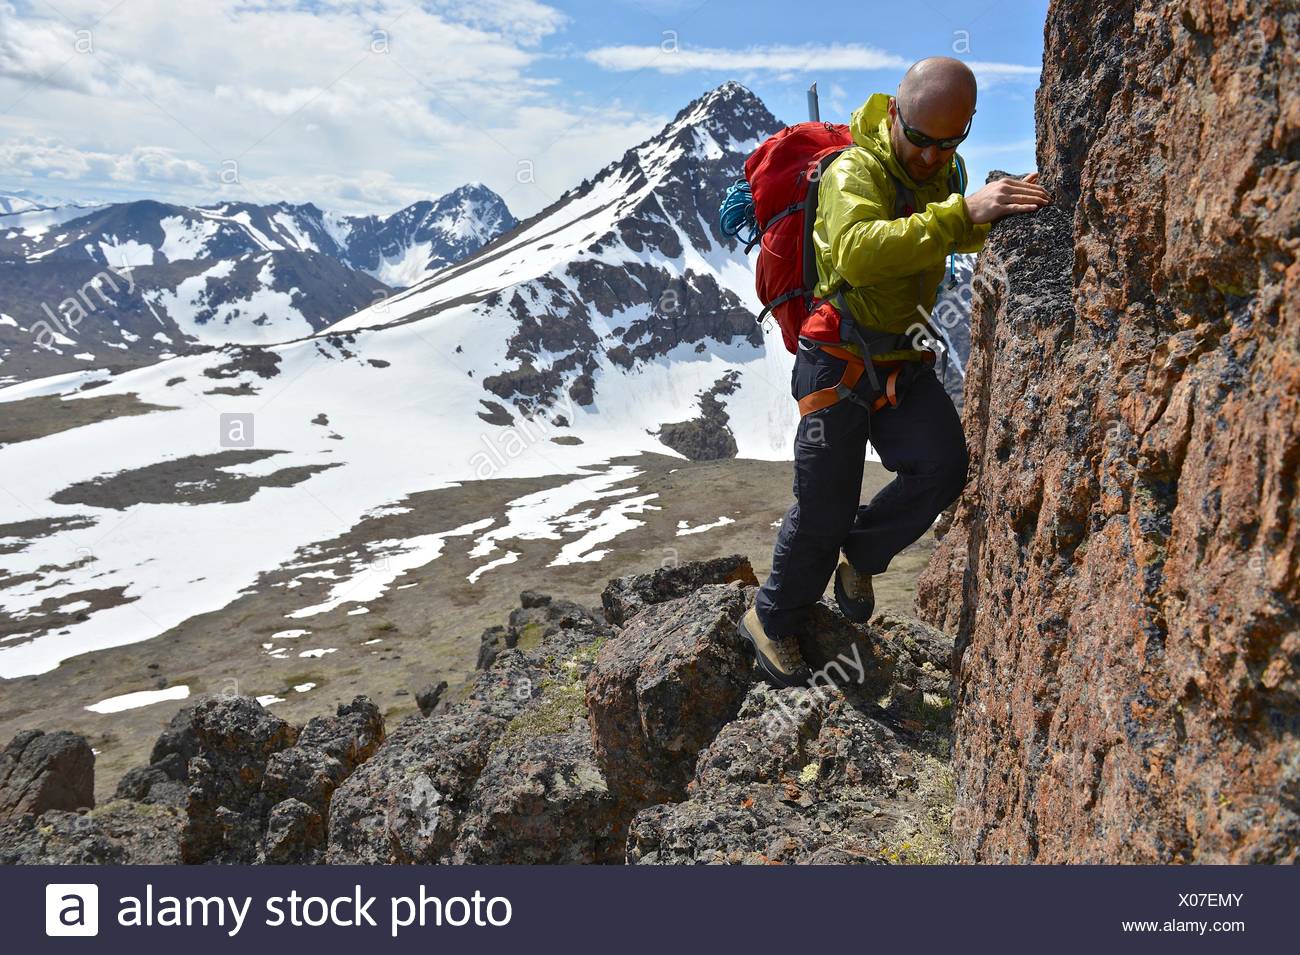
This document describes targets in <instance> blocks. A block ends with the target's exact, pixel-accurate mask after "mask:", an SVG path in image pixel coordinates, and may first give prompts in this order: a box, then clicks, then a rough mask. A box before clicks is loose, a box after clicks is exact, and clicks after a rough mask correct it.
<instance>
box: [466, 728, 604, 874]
mask: <svg viewBox="0 0 1300 955" xmlns="http://www.w3.org/2000/svg"><path fill="white" fill-rule="evenodd" d="M469 804H470V805H469V809H468V810H467V811H466V813H465V818H464V820H463V821H462V823H461V826H460V832H459V834H458V836H457V839H456V845H455V849H454V852H453V853H452V856H451V861H452V862H457V863H474V864H501V863H550V864H575V863H593V862H614V863H620V864H621V863H622V862H623V842H624V839H625V836H626V831H627V819H626V818H623V817H621V816H620V814H619V811H618V810H619V807H618V803H617V801H616V800H615V799H614V798H613V797H612V796H611V795H610V792H609V786H608V785H607V784H606V782H605V778H604V776H603V775H602V774H601V771H600V768H599V767H598V766H597V765H596V754H595V750H594V748H593V747H592V742H591V733H590V732H589V731H588V729H587V726H586V722H585V720H582V719H581V717H580V718H579V719H578V720H577V721H576V728H575V729H574V730H572V731H570V732H567V733H562V734H553V735H552V734H548V735H544V736H534V737H525V738H522V739H519V740H517V741H511V742H508V743H506V744H504V745H500V746H497V747H496V748H495V749H494V750H493V752H492V755H491V756H490V757H489V759H488V761H487V763H486V764H485V765H484V767H483V770H482V772H480V773H479V776H478V780H477V781H476V782H475V784H474V788H473V789H472V790H471V792H470V794H469Z"/></svg>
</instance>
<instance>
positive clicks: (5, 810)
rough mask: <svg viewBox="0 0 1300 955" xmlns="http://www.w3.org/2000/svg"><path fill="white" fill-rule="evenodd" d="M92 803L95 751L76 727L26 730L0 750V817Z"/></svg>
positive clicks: (77, 807) (85, 806)
mask: <svg viewBox="0 0 1300 955" xmlns="http://www.w3.org/2000/svg"><path fill="white" fill-rule="evenodd" d="M94 805H95V754H94V753H93V752H92V751H91V749H90V745H89V744H88V743H87V742H86V741H85V740H84V739H82V738H81V737H80V736H78V735H77V734H76V733H69V732H67V731H60V732H57V733H45V732H43V731H41V730H26V731H24V732H22V733H19V734H18V735H17V736H15V737H14V738H13V740H12V741H11V742H10V743H9V745H8V746H6V747H5V749H4V752H3V753H0V819H6V818H13V817H15V816H21V815H23V814H25V813H31V814H33V815H40V814H41V813H43V812H46V811H47V810H50V809H67V810H75V809H84V808H88V807H91V806H94Z"/></svg>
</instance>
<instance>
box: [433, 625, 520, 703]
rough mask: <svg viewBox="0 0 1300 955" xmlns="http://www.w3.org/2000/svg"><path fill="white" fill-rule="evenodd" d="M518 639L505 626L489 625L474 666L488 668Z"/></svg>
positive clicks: (480, 642) (480, 668) (480, 641)
mask: <svg viewBox="0 0 1300 955" xmlns="http://www.w3.org/2000/svg"><path fill="white" fill-rule="evenodd" d="M517 640H518V634H516V633H515V632H513V631H511V630H507V629H506V628H505V627H502V626H495V627H488V628H487V629H486V630H484V631H483V635H482V636H481V637H479V644H478V662H476V663H475V664H474V666H475V667H476V668H477V669H479V670H486V669H487V668H488V667H490V666H491V665H492V661H493V660H495V659H496V658H497V655H498V654H499V653H501V651H502V650H509V649H512V648H513V647H514V645H515V643H516V642H517ZM426 715H427V714H426Z"/></svg>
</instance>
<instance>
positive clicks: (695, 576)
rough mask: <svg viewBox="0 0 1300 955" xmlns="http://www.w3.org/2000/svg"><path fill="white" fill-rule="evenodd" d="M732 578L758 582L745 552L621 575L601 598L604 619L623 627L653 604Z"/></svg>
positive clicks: (723, 582)
mask: <svg viewBox="0 0 1300 955" xmlns="http://www.w3.org/2000/svg"><path fill="white" fill-rule="evenodd" d="M732 581H740V582H741V583H743V584H748V585H749V586H751V587H757V586H758V578H756V577H755V576H754V568H753V567H751V566H750V563H749V558H748V557H745V556H744V555H743V554H732V555H731V556H730V557H717V558H714V559H713V560H693V561H688V562H687V563H684V564H678V565H676V566H673V567H660V568H659V569H658V570H655V571H653V572H651V573H648V574H633V575H631V576H628V577H619V578H617V579H614V580H611V581H610V582H609V584H608V585H607V586H606V587H605V590H604V592H603V593H602V594H601V595H600V602H601V605H602V606H603V607H604V608H605V619H606V620H607V621H608V622H609V623H612V624H613V625H614V626H616V627H621V626H623V624H625V623H626V622H627V621H628V620H629V619H631V618H632V617H634V616H636V615H637V614H638V613H640V612H641V611H642V610H644V609H645V608H646V607H649V606H651V605H652V604H657V603H663V602H664V601H665V600H676V599H677V598H678V597H684V596H686V595H687V594H689V593H692V592H693V591H696V590H698V589H699V588H700V587H703V586H704V585H705V584H728V583H731V582H732Z"/></svg>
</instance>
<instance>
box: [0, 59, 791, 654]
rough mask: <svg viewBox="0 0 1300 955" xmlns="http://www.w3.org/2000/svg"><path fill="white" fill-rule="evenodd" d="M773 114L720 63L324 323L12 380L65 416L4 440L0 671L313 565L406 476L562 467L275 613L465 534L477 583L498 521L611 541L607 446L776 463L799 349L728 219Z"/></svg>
mask: <svg viewBox="0 0 1300 955" xmlns="http://www.w3.org/2000/svg"><path fill="white" fill-rule="evenodd" d="M780 126H781V124H780V123H779V122H778V121H777V120H776V118H775V117H773V116H772V114H771V113H770V112H769V111H768V110H767V108H766V107H765V106H764V105H763V103H762V102H761V101H760V100H759V99H758V98H757V97H755V96H754V95H753V94H752V93H751V92H750V91H749V90H747V89H745V88H744V87H743V86H741V85H739V84H737V83H734V82H729V83H725V84H723V85H722V86H720V87H718V88H716V89H713V90H711V91H709V92H707V93H706V94H704V95H703V96H701V97H700V98H698V99H697V100H695V101H693V102H692V103H690V104H689V105H688V106H686V107H685V108H684V109H683V110H681V112H679V113H678V114H677V115H676V116H675V117H674V118H673V120H672V121H671V122H670V123H668V125H667V126H666V127H665V128H664V129H663V130H662V131H661V132H659V133H658V134H657V135H655V136H653V137H651V138H649V139H647V140H646V141H644V142H642V143H640V144H638V145H636V146H634V147H632V148H631V149H629V150H628V151H627V152H626V153H625V154H624V155H623V156H622V157H621V158H620V159H619V160H617V161H616V162H613V163H611V164H609V165H608V166H607V167H605V168H604V169H602V170H600V171H599V172H598V173H596V174H595V175H594V176H593V177H592V178H591V179H589V180H586V181H584V182H582V183H581V184H579V185H578V186H576V187H575V188H573V189H571V190H569V191H568V192H566V193H565V194H564V195H563V196H561V197H560V198H559V199H558V200H557V201H556V202H555V203H553V204H552V205H550V206H549V207H547V208H546V209H544V210H542V211H541V212H540V213H538V214H537V215H535V216H533V217H532V218H530V219H528V220H527V221H525V222H522V223H520V224H518V225H517V226H516V227H515V228H513V229H511V230H510V231H508V232H507V233H505V234H503V235H500V236H498V237H497V238H495V239H494V240H493V241H491V242H489V243H487V244H486V245H484V246H483V247H482V248H481V249H479V250H478V251H477V252H476V253H474V254H473V255H471V256H470V257H468V258H467V259H465V260H464V261H462V262H459V263H457V264H455V265H453V266H450V267H448V268H445V269H442V270H441V271H439V272H437V273H436V274H434V275H433V276H432V277H430V278H427V279H425V280H424V281H422V282H420V283H418V284H416V285H415V286H413V287H412V288H410V289H407V290H405V291H401V292H398V293H395V294H392V295H390V296H388V297H387V298H385V299H383V300H382V301H378V302H375V303H373V304H368V305H367V307H364V308H361V309H359V310H357V311H356V312H355V314H352V315H350V316H349V317H347V318H345V319H342V320H340V321H337V322H335V323H334V324H333V325H331V326H330V327H329V328H327V329H325V330H322V331H319V332H316V333H314V334H312V335H309V336H306V337H303V338H300V339H297V340H295V341H290V342H283V343H276V344H265V345H251V346H249V345H239V346H235V345H226V346H221V347H219V348H216V349H214V350H210V351H206V352H202V353H195V354H186V355H179V356H177V357H174V358H170V359H166V360H163V361H159V362H157V363H156V364H154V365H152V366H150V367H144V368H137V369H134V370H131V371H128V372H124V373H121V374H117V375H114V376H112V377H109V376H107V375H106V374H104V373H102V372H100V371H95V370H88V371H83V372H80V373H77V374H71V375H65V376H61V377H59V378H52V379H46V380H43V381H34V382H28V383H26V384H21V385H14V386H11V387H8V388H3V389H0V403H3V402H10V401H16V400H20V399H24V398H34V399H36V401H35V402H25V405H29V406H32V405H39V403H40V402H41V401H48V400H51V399H52V396H56V395H61V396H63V400H62V401H61V402H60V403H59V404H58V406H57V407H56V408H55V409H53V410H52V411H51V412H49V413H50V414H54V415H56V416H57V417H58V418H59V420H61V421H65V422H67V421H69V420H75V423H76V424H77V425H80V426H76V427H73V426H71V425H70V424H67V423H65V424H62V425H61V427H62V428H63V429H65V430H59V427H60V426H58V425H56V426H53V427H48V428H47V427H46V426H45V424H44V423H43V421H42V422H38V425H37V426H33V427H31V428H30V429H29V430H30V432H31V433H30V434H26V435H23V436H22V437H21V438H20V439H19V440H16V441H14V442H13V443H10V444H8V445H4V446H0V469H2V470H3V473H5V474H6V475H7V476H9V477H7V479H6V490H7V491H8V492H9V494H8V495H0V526H3V525H5V524H6V523H8V524H11V525H13V526H17V527H20V528H22V529H23V531H22V533H21V535H19V536H21V537H23V538H24V539H23V541H22V543H21V546H19V547H17V548H10V549H9V550H8V552H5V551H3V550H0V610H4V611H5V612H6V613H8V614H9V615H10V616H11V619H12V620H13V621H14V622H13V623H12V624H11V626H10V627H9V628H8V630H7V631H6V630H5V629H4V628H2V627H0V638H2V639H3V642H2V643H0V677H4V676H14V675H20V674H24V673H37V672H42V671H43V670H47V669H49V668H51V667H53V666H55V665H57V663H58V662H59V661H61V660H63V659H66V658H67V657H68V656H69V655H71V654H73V653H77V652H84V651H86V650H90V649H96V648H103V647H110V646H118V645H122V644H127V643H133V642H136V641H140V640H146V639H149V638H151V637H153V636H156V635H158V634H159V633H162V632H165V631H166V630H167V629H168V628H170V627H173V626H175V625H177V624H179V623H180V622H182V621H184V620H187V619H188V618H190V617H193V616H194V615H196V614H201V613H205V612H207V611H211V610H218V609H220V608H222V607H225V606H227V605H229V604H230V603H231V602H232V601H233V600H235V599H236V598H237V597H238V596H239V595H241V594H248V593H258V594H261V593H262V591H261V590H259V589H257V588H258V580H259V574H261V573H263V572H267V573H269V572H271V571H273V570H275V569H277V568H290V567H297V566H303V567H306V566H310V565H313V564H314V563H316V562H317V560H318V557H317V555H318V554H319V551H318V550H317V548H318V546H319V545H318V542H322V541H327V540H335V539H338V538H339V537H340V535H345V534H346V535H348V538H349V540H350V541H353V540H354V539H355V538H361V539H362V541H365V540H368V538H366V537H365V535H366V534H367V533H380V532H370V531H367V528H369V527H373V526H375V525H374V524H373V523H367V521H368V520H371V521H372V520H373V518H374V516H375V515H377V514H392V513H395V512H398V513H400V509H401V508H403V507H404V506H406V505H407V502H409V501H410V499H411V496H412V495H416V494H418V493H419V492H424V491H428V490H431V489H435V488H444V487H452V486H456V485H457V484H460V483H462V482H471V481H474V480H476V479H479V480H482V479H490V478H502V477H509V478H524V477H529V478H531V477H539V476H550V475H571V476H572V477H571V478H569V479H568V483H565V484H562V485H560V486H558V487H553V488H551V489H550V490H547V491H545V492H542V493H540V494H528V495H525V496H521V497H520V498H518V499H517V500H514V501H511V502H510V503H509V506H508V507H507V508H506V509H505V510H504V511H497V512H495V513H493V512H484V513H475V512H470V511H466V512H464V513H463V514H461V515H459V517H458V520H460V521H461V522H462V523H461V524H460V526H458V527H455V528H453V529H449V530H446V531H440V532H438V533H432V534H423V535H421V536H419V537H417V538H415V539H411V540H392V539H385V540H382V541H376V542H374V543H373V545H365V546H357V545H356V544H350V545H349V546H350V549H349V554H348V556H347V558H346V560H344V558H342V557H340V558H338V560H340V561H342V562H343V565H342V566H339V565H333V564H332V565H331V566H330V567H329V568H328V569H326V570H324V571H322V570H319V569H313V571H312V572H311V574H303V576H304V577H306V576H316V577H320V576H326V577H328V578H329V579H330V580H331V581H332V589H331V591H330V596H329V598H328V599H327V600H326V601H325V602H324V603H319V602H318V603H314V604H311V605H307V606H301V607H297V606H296V605H294V604H292V603H290V606H294V607H296V609H293V610H291V611H289V612H286V616H287V617H292V618H298V617H305V616H312V615H315V614H318V613H323V612H330V611H332V610H334V609H336V608H337V607H339V606H341V605H347V604H349V603H352V602H357V603H364V602H365V601H366V600H370V599H374V598H375V596H377V595H378V594H382V593H383V592H384V590H385V589H386V588H387V587H388V586H389V585H390V584H391V583H392V581H393V580H394V579H395V578H396V577H397V576H398V574H400V573H401V572H402V571H403V570H404V569H406V568H411V567H418V566H422V565H423V564H424V563H427V562H428V561H431V560H434V559H436V558H437V557H438V555H439V553H440V552H441V551H442V549H443V548H444V546H447V541H448V539H449V538H454V537H463V538H465V539H466V540H465V544H466V547H467V548H468V550H467V556H468V557H470V558H472V559H473V560H474V561H475V562H476V565H477V569H475V571H474V572H473V574H471V575H470V576H469V578H468V580H469V582H470V584H473V583H474V582H475V581H476V580H477V579H478V578H479V577H480V576H481V575H482V574H483V573H500V572H501V571H499V570H496V569H495V568H497V567H499V565H502V564H507V563H510V562H512V561H513V560H515V559H516V558H517V556H518V554H517V553H516V552H515V551H513V550H510V549H509V542H511V541H512V540H515V541H517V540H537V539H539V538H544V539H554V540H556V541H561V540H562V541H563V543H562V544H559V543H557V545H556V547H557V548H558V553H557V554H556V555H555V558H554V560H553V561H552V563H551V564H549V565H547V566H558V565H561V564H565V563H573V562H586V561H593V560H599V559H600V557H601V555H603V554H604V553H606V550H607V547H608V543H609V542H610V541H611V540H613V539H614V538H616V537H617V536H618V535H619V534H621V533H623V532H624V531H626V530H627V529H628V528H629V527H633V526H636V525H637V524H638V523H639V522H638V521H637V520H636V519H635V518H634V516H633V515H635V514H637V513H643V512H644V511H645V510H646V509H651V510H656V509H658V507H657V506H656V505H654V504H652V503H650V501H649V500H648V498H651V497H654V496H655V495H653V494H651V495H648V496H647V495H635V494H634V495H631V496H627V495H628V494H629V492H630V491H634V490H635V488H615V489H611V488H612V486H613V485H614V484H617V483H619V482H625V481H629V480H633V479H635V477H636V474H637V473H639V472H637V469H636V468H635V467H630V466H625V465H622V464H620V465H617V466H612V467H610V469H609V470H608V471H607V472H606V473H599V474H593V471H592V469H593V467H595V466H597V465H602V466H608V465H607V463H608V462H610V461H611V459H613V458H616V457H619V456H623V455H637V454H640V453H642V452H657V453H659V454H667V455H676V456H679V457H682V458H687V457H689V458H694V459H700V458H717V457H725V456H736V455H738V456H741V457H748V458H759V459H766V460H782V459H788V457H789V456H790V453H791V441H792V437H793V434H794V431H795V428H796V425H797V423H798V408H797V405H796V403H795V402H794V400H793V399H792V397H791V393H790V375H791V367H792V362H793V356H791V355H790V354H789V353H788V352H786V350H785V348H784V346H783V345H782V342H781V336H780V331H779V329H777V328H776V327H775V326H774V325H770V326H769V327H768V328H763V327H761V326H760V325H758V324H757V323H756V322H755V316H756V315H757V313H758V312H759V310H760V307H759V303H758V301H757V300H756V297H755V293H754V273H753V265H752V257H747V256H746V255H745V254H744V252H743V248H742V247H740V246H738V245H736V244H735V243H734V242H731V241H729V240H725V239H724V238H723V237H722V236H721V235H720V233H719V230H718V226H717V210H718V205H719V203H720V201H721V198H722V196H723V194H724V193H725V191H726V188H727V186H728V185H729V184H730V183H731V182H732V181H734V180H735V178H736V177H737V176H739V175H740V174H741V172H742V169H743V162H744V159H745V157H746V156H747V155H748V154H749V153H750V152H751V151H752V150H753V149H754V147H755V146H756V145H757V144H758V143H759V142H760V141H761V140H762V139H763V138H765V137H767V136H768V135H770V134H772V133H774V132H776V131H777V130H778V129H779V128H780ZM239 212H240V210H235V209H231V208H227V209H226V210H225V214H226V218H227V219H230V218H233V217H234V216H235V215H238V214H239ZM250 221H251V214H250ZM258 221H262V220H258ZM254 224H256V223H254ZM281 225H283V223H281ZM257 228H258V230H259V231H262V232H264V233H265V234H267V236H268V237H272V236H282V235H283V233H282V232H280V231H278V230H275V229H273V227H272V224H271V223H264V224H262V225H257ZM284 229H285V231H288V227H287V226H284ZM119 238H120V239H122V241H119V243H118V247H119V248H120V247H124V246H126V242H127V241H128V240H127V239H126V237H125V236H120V235H119ZM136 241H137V242H141V241H142V240H136ZM277 241H278V239H277ZM261 254H263V255H265V254H266V253H265V252H262V253H261ZM756 254H757V253H756V252H754V253H752V254H751V256H753V255H756ZM273 267H274V266H273ZM80 402H87V403H89V404H88V405H85V406H82V407H86V408H87V410H86V411H85V412H82V413H76V412H75V411H74V410H70V406H76V405H78V403H80ZM91 408H94V409H100V408H107V409H112V413H114V414H118V415H122V414H123V413H124V412H123V411H122V410H120V409H123V408H125V409H126V410H127V412H128V415H129V416H119V417H114V418H111V419H109V420H94V419H95V418H96V417H97V415H96V413H95V412H93V411H92V410H90V409H91ZM32 413H34V414H38V413H40V412H39V408H38V409H37V411H35V412H32ZM232 415H233V416H236V417H235V418H231V417H229V416H232ZM87 421H90V422H91V423H86V422H87ZM232 423H238V424H239V425H240V426H241V429H242V430H241V431H240V441H238V442H232V441H231V440H229V437H230V435H231V434H232V433H233V432H232V431H231V425H232ZM128 521H129V527H130V533H121V534H118V533H113V532H112V529H113V528H115V527H118V526H121V525H122V524H124V523H126V522H128ZM383 536H385V537H388V538H390V537H391V534H390V535H383ZM381 545H382V546H381ZM83 551H85V552H87V553H89V554H90V557H91V559H89V560H86V559H84V558H83V557H82V556H81V555H82V553H83ZM370 553H373V554H376V555H378V554H382V555H383V565H382V568H381V567H379V566H378V565H377V564H374V563H368V562H367V556H366V555H367V554H370ZM177 567H184V568H185V573H184V574H183V575H182V576H183V580H181V579H178V576H177V574H176V568H177ZM50 568H57V572H51V570H50ZM4 573H7V574H8V575H9V576H8V578H5V577H4ZM6 579H7V580H8V581H9V584H8V586H7V587H6V586H5V581H6ZM289 586H291V587H292V586H295V584H294V583H291V584H290V585H289ZM294 593H297V591H288V590H286V591H285V592H284V596H285V597H286V598H292V596H293V594H294ZM74 609H75V611H76V612H75V613H73V612H71V611H72V610H74ZM349 612H357V613H364V612H365V610H364V608H363V607H360V606H358V607H357V609H356V610H355V611H349ZM286 625H289V624H286Z"/></svg>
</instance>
